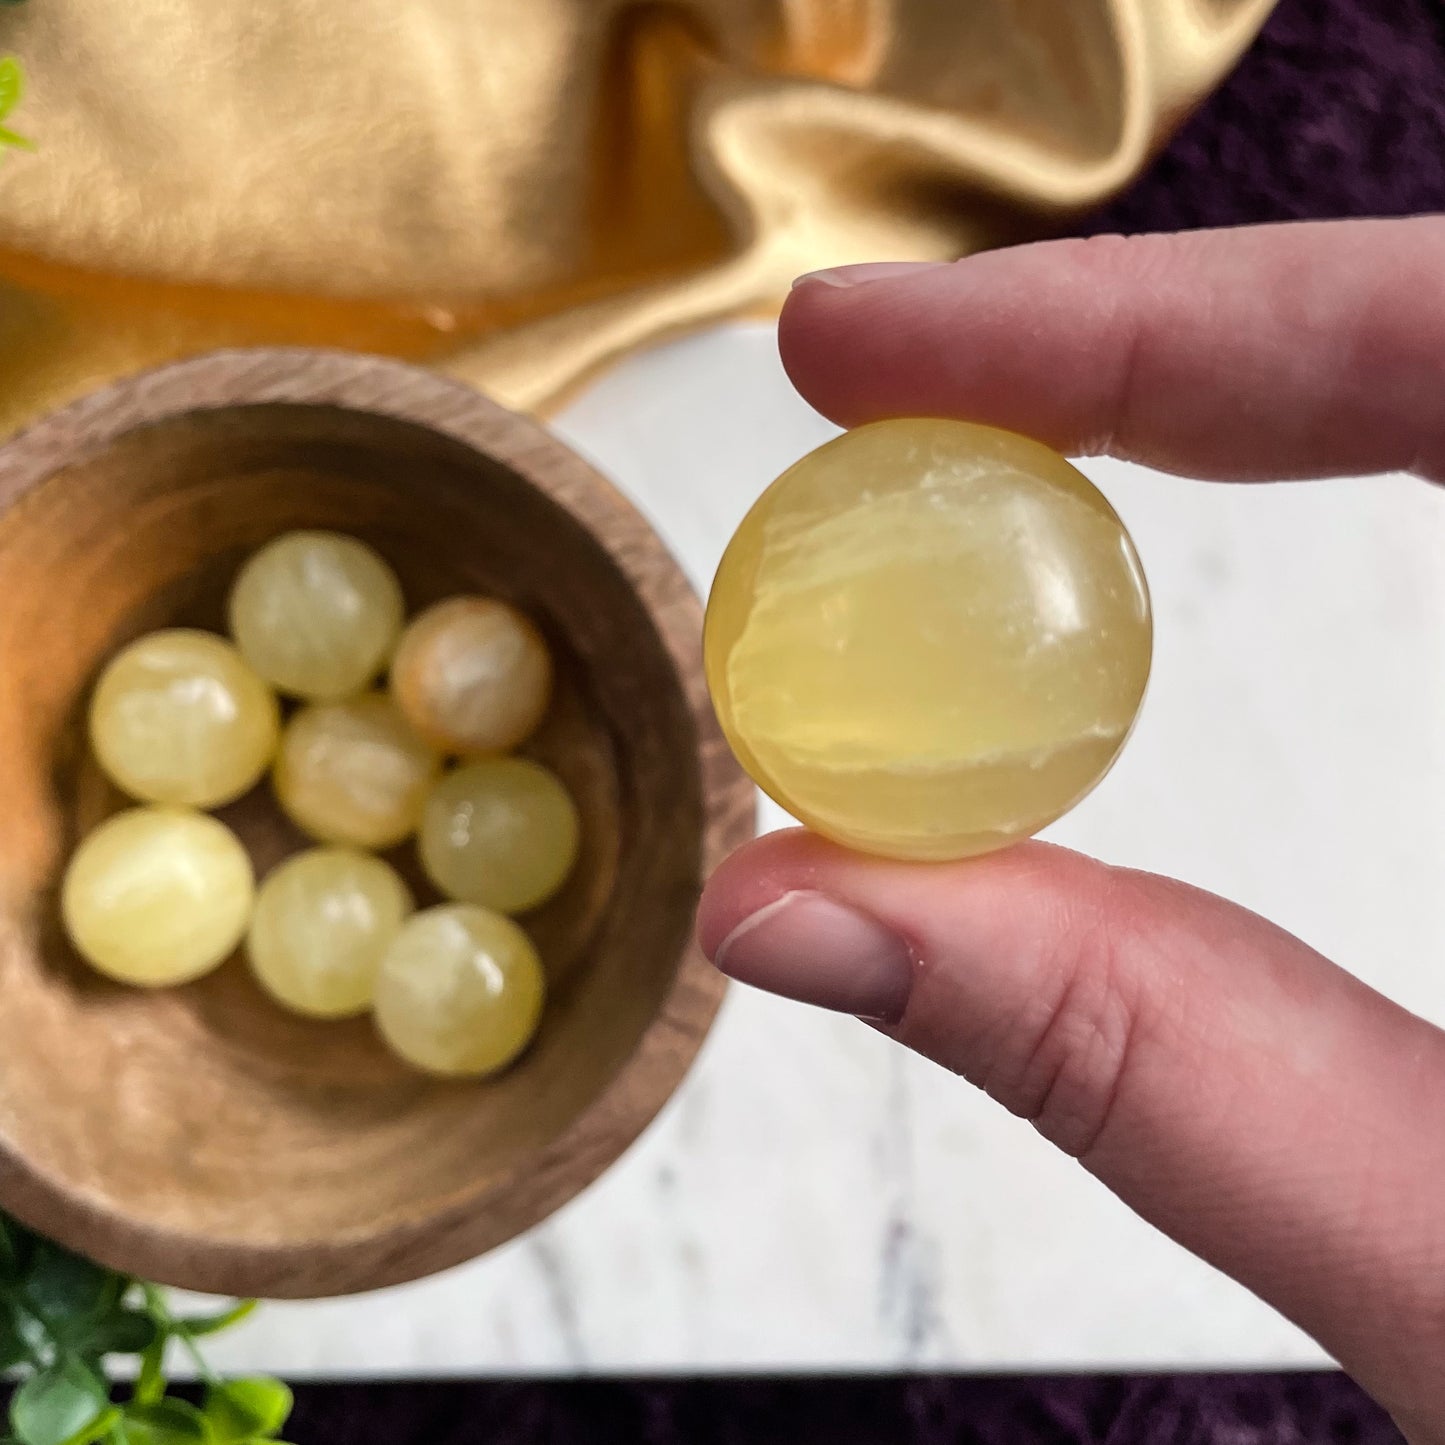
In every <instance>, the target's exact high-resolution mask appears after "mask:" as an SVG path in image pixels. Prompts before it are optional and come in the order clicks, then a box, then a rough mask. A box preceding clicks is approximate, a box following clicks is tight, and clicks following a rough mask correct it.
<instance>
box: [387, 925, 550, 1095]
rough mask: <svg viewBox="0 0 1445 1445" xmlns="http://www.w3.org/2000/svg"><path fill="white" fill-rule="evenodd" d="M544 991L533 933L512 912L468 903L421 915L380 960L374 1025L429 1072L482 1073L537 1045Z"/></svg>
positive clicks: (398, 1050)
mask: <svg viewBox="0 0 1445 1445" xmlns="http://www.w3.org/2000/svg"><path fill="white" fill-rule="evenodd" d="M545 992H546V987H545V982H544V978H543V974H542V962H541V960H540V959H539V958H538V957H537V950H536V949H535V948H534V947H533V945H532V941H531V939H529V938H528V937H527V935H526V934H525V933H524V932H523V931H522V930H521V929H520V928H519V927H518V926H517V925H516V924H515V923H513V922H512V920H511V919H510V918H504V917H503V916H502V915H501V914H500V913H493V912H491V911H490V910H489V909H486V908H478V907H476V906H475V905H473V904H469V903H452V904H443V905H441V906H440V907H437V908H427V909H424V910H423V911H422V912H420V913H416V914H413V915H412V917H411V918H410V919H408V920H407V922H406V923H404V924H403V925H402V926H401V930H400V932H398V934H397V936H396V938H395V939H394V940H393V941H392V945H391V947H390V948H389V949H388V950H387V952H386V957H385V958H384V959H383V960H382V965H381V973H380V975H379V976H378V978H377V981H376V1002H375V1009H376V1024H377V1028H378V1029H379V1030H380V1032H381V1036H382V1038H383V1039H385V1040H386V1042H387V1044H388V1045H389V1046H390V1047H391V1048H392V1049H393V1050H394V1051H395V1052H396V1053H397V1054H398V1055H399V1056H400V1057H401V1058H403V1059H405V1060H406V1061H407V1062H408V1063H410V1064H412V1065H414V1066H415V1067H417V1068H419V1069H423V1070H425V1071H426V1072H427V1073H432V1074H441V1075H444V1076H450V1077H456V1078H480V1077H482V1076H483V1075H486V1074H493V1073H496V1072H497V1070H499V1069H503V1068H505V1067H506V1066H507V1065H508V1064H509V1063H511V1062H512V1060H513V1059H515V1058H516V1057H517V1055H518V1054H520V1053H521V1052H522V1050H523V1049H525V1048H526V1047H527V1045H528V1043H530V1042H531V1039H532V1036H533V1035H534V1034H535V1033H536V1031H537V1023H538V1020H539V1019H540V1018H541V1015H542V1002H543V998H544V996H545Z"/></svg>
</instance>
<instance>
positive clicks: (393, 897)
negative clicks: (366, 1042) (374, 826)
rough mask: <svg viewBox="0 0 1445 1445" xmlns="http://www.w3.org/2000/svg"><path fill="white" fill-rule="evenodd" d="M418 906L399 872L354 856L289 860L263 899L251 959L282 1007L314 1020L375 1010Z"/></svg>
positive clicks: (249, 940)
mask: <svg viewBox="0 0 1445 1445" xmlns="http://www.w3.org/2000/svg"><path fill="white" fill-rule="evenodd" d="M411 911H412V898H411V893H410V891H409V890H408V888H407V886H406V884H405V883H403V882H402V881H401V877H400V876H399V875H398V873H397V871H396V869H395V868H393V867H392V866H391V865H390V864H389V863H384V862H383V861H382V860H381V859H380V858H373V857H372V856H371V855H370V854H369V853H359V852H357V851H356V850H354V849H351V848H312V849H310V850H309V851H308V852H305V853H299V854H297V856H296V857H294V858H288V859H287V860H286V862H284V863H282V864H281V865H280V867H278V868H276V869H274V870H273V871H272V872H271V873H270V874H268V875H267V877H266V878H265V880H264V881H263V882H262V884H261V887H260V889H259V890H258V891H257V893H256V907H255V911H254V912H253V913H252V915H251V929H250V932H249V933H248V934H247V935H246V953H247V956H248V957H249V959H250V961H251V968H252V970H253V971H254V973H255V974H256V977H257V978H258V979H259V980H260V981H261V984H262V985H263V986H264V988H265V989H266V991H267V992H268V993H269V994H270V995H271V996H272V998H274V999H275V1000H276V1001H277V1003H279V1004H281V1005H283V1006H284V1007H286V1008H289V1009H291V1010H292V1011H293V1012H294V1013H299V1014H305V1015H307V1016H309V1017H311V1018H348V1017H350V1016H352V1015H354V1014H360V1013H365V1012H366V1010H367V1009H368V1008H370V1007H371V999H372V994H373V992H374V990H375V988H376V974H377V970H378V969H379V968H380V967H381V959H382V955H383V954H384V953H385V952H386V950H387V948H388V946H389V945H390V943H391V941H392V939H393V938H395V937H396V933H397V930H398V929H399V928H400V927H401V925H402V922H403V921H404V920H405V919H406V917H407V915H408V914H409V913H410V912H411Z"/></svg>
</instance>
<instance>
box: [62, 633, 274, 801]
mask: <svg viewBox="0 0 1445 1445" xmlns="http://www.w3.org/2000/svg"><path fill="white" fill-rule="evenodd" d="M279 729H280V713H279V710H278V709H277V706H276V698H275V695H274V694H273V693H272V692H271V689H270V688H269V687H267V686H266V684H265V683H264V682H262V681H261V679H260V678H259V677H258V676H257V675H256V673H255V672H254V670H253V669H252V668H251V667H250V666H249V665H248V664H247V663H246V661H245V659H244V658H243V657H242V656H241V654H240V653H239V652H237V651H236V649H235V648H234V647H232V646H231V644H230V643H229V642H227V641H226V640H225V638H223V637H217V636H215V635H214V634H212V633H209V632H197V631H192V630H191V629H189V628H183V627H177V628H170V629H168V630H166V631H164V632H152V633H149V634H147V635H146V636H145V637H141V638H138V639H137V640H136V641H135V642H132V643H131V644H130V646H129V647H126V648H125V649H124V650H122V651H121V652H120V653H118V654H117V655H116V656H115V657H114V658H112V659H111V661H110V663H109V665H108V666H107V667H106V669H105V671H104V672H103V673H102V674H101V676H100V681H99V683H97V684H96V689H95V695H94V696H93V698H92V699H91V704H90V741H91V746H92V748H93V749H94V750H95V756H96V758H97V760H98V761H99V762H100V765H101V767H102V768H104V769H105V771H106V773H107V774H108V775H109V777H110V778H111V780H112V781H113V782H114V783H115V784H116V785H117V786H118V787H119V788H121V789H122V790H123V791H124V792H127V793H129V794H130V796H131V797H133V798H138V799H140V800H141V801H142V802H147V803H174V804H182V805H185V806H188V807H194V808H214V807H218V806H219V805H220V804H222V803H229V802H231V801H233V800H234V799H236V798H239V797H240V796H241V794H242V793H245V792H247V791H248V790H249V789H250V788H251V787H253V786H254V785H255V784H256V783H257V782H258V781H259V780H260V779H261V777H262V775H263V774H264V773H265V771H266V768H267V766H268V765H269V764H270V762H271V758H272V756H273V754H274V753H275V751H276V741H277V736H278V733H279Z"/></svg>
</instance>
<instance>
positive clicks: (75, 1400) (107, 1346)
mask: <svg viewBox="0 0 1445 1445" xmlns="http://www.w3.org/2000/svg"><path fill="white" fill-rule="evenodd" d="M253 1308H254V1301H249V1300H248V1301H243V1302H240V1303H238V1304H236V1305H234V1306H233V1307H232V1308H230V1309H228V1310H225V1311H222V1312H221V1313H218V1314H213V1315H200V1316H193V1317H190V1318H187V1317H185V1316H181V1315H176V1314H173V1313H172V1312H171V1308H170V1305H169V1304H168V1302H167V1300H166V1297H165V1295H164V1294H163V1293H162V1292H161V1291H160V1290H158V1289H156V1288H155V1287H154V1286H153V1285H148V1284H145V1283H143V1282H142V1281H141V1280H137V1279H131V1278H130V1277H129V1276H127V1275H122V1274H116V1273H114V1272H113V1271H111V1270H107V1269H103V1268H101V1266H99V1265H97V1264H92V1263H91V1262H90V1261H89V1260H87V1259H82V1258H81V1257H80V1256H79V1255H75V1254H71V1253H70V1251H69V1250H65V1249H61V1248H60V1246H59V1245H56V1244H52V1243H51V1242H50V1241H49V1240H47V1239H42V1238H41V1237H40V1236H39V1235H36V1234H32V1233H31V1232H30V1231H29V1230H27V1229H24V1228H22V1227H21V1226H20V1225H18V1224H16V1223H15V1222H14V1221H13V1220H10V1219H8V1218H6V1217H5V1216H4V1215H0V1369H7V1368H18V1370H19V1372H20V1376H21V1379H20V1384H19V1387H18V1388H17V1389H16V1391H15V1394H14V1397H13V1398H12V1399H11V1402H10V1420H9V1427H10V1434H9V1435H8V1436H5V1437H3V1438H0V1445H97V1442H99V1445H265V1442H276V1441H277V1436H278V1434H279V1432H280V1430H281V1429H282V1427H283V1426H284V1425H285V1424H286V1420H287V1417H288V1416H289V1415H290V1414H291V1392H290V1390H288V1389H287V1388H286V1386H285V1385H283V1384H282V1383H281V1382H280V1381H279V1380H268V1379H262V1378H255V1379H246V1380H221V1379H218V1378H217V1376H216V1374H215V1372H214V1371H213V1370H212V1369H211V1368H210V1367H209V1366H208V1365H207V1363H206V1361H205V1358H204V1357H203V1356H202V1355H201V1353H200V1350H199V1349H198V1348H197V1346H196V1340H197V1339H198V1338H201V1337H203V1336H206V1335H212V1334H215V1333H217V1332H218V1331H220V1330H223V1329H227V1328H229V1327H230V1326H231V1325H234V1324H236V1323H237V1322H239V1321H240V1320H243V1319H244V1318H245V1317H246V1316H247V1315H248V1314H249V1313H250V1312H251V1310H252V1309H253ZM172 1344H174V1345H176V1346H178V1347H179V1348H181V1349H182V1350H184V1351H185V1352H186V1353H187V1354H188V1355H189V1356H190V1358H191V1360H192V1361H193V1362H194V1364H195V1366H196V1369H197V1372H198V1373H199V1374H200V1377H201V1379H202V1380H203V1381H204V1382H205V1385H206V1394H205V1399H204V1402H203V1403H202V1404H201V1405H200V1406H199V1407H197V1406H195V1405H192V1404H190V1403H189V1402H188V1401H186V1400H182V1399H177V1398H176V1397H174V1396H172V1395H169V1394H168V1393H167V1387H166V1373H165V1361H166V1353H167V1347H168V1346H170V1345H172ZM109 1356H131V1357H135V1358H136V1359H137V1360H138V1372H137V1376H136V1382H135V1385H134V1386H133V1387H132V1389H131V1391H130V1398H129V1399H128V1400H126V1401H124V1402H123V1403H113V1402H112V1400H111V1388H110V1384H109V1382H108V1380H107V1379H106V1374H105V1368H104V1361H105V1359H106V1358H107V1357H109Z"/></svg>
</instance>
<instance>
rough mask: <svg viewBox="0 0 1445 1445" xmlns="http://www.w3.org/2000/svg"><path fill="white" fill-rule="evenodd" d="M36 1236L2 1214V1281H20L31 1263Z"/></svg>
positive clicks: (0, 1234)
mask: <svg viewBox="0 0 1445 1445" xmlns="http://www.w3.org/2000/svg"><path fill="white" fill-rule="evenodd" d="M34 1248H35V1236H34V1235H33V1234H31V1232H30V1231H29V1230H28V1229H26V1228H25V1227H24V1226H23V1225H20V1224H16V1222H15V1221H14V1220H13V1219H11V1218H10V1217H9V1216H8V1215H4V1214H0V1280H5V1279H18V1278H19V1277H20V1276H21V1275H22V1274H23V1273H24V1272H25V1267H26V1265H27V1264H29V1263H30V1255H31V1253H32V1252H33V1250H34Z"/></svg>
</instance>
